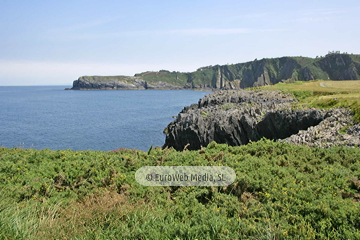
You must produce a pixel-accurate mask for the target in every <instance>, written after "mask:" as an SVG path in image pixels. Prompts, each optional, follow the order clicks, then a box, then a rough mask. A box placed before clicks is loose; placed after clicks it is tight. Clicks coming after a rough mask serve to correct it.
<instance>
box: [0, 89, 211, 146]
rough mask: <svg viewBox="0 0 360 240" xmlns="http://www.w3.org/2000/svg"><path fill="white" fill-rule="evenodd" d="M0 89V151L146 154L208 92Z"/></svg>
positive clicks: (162, 140)
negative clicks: (130, 151)
mask: <svg viewBox="0 0 360 240" xmlns="http://www.w3.org/2000/svg"><path fill="white" fill-rule="evenodd" d="M65 87H68V86H22V87H8V86H2V87H0V147H7V148H12V147H18V148H33V149H44V148H48V149H52V150H57V149H72V150H101V151H109V150H115V149H118V148H128V149H138V150H143V151H147V150H148V149H149V148H150V147H151V146H153V147H156V146H160V147H161V146H162V145H163V144H164V142H165V134H164V133H163V130H164V128H165V127H166V126H167V125H168V124H169V123H170V122H171V121H173V120H174V119H173V118H172V116H176V115H177V114H178V113H179V112H180V111H181V110H182V109H183V108H184V107H185V106H189V105H190V104H192V103H197V102H198V101H199V99H200V98H202V97H203V96H205V95H206V94H209V93H210V92H200V91H192V90H91V91H73V90H69V91H66V90H64V88H65Z"/></svg>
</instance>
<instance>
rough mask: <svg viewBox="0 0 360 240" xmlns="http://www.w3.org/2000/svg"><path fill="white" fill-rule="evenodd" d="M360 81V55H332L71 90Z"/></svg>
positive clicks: (93, 79)
mask: <svg viewBox="0 0 360 240" xmlns="http://www.w3.org/2000/svg"><path fill="white" fill-rule="evenodd" d="M314 79H331V80H358V79H360V55H350V54H328V55H327V56H325V57H320V58H315V59H314V58H306V57H282V58H272V59H261V60H254V61H251V62H246V63H239V64H231V65H222V66H220V65H216V66H208V67H202V68H199V69H198V70H197V71H195V72H190V73H182V72H170V71H166V70H161V71H159V72H144V73H139V74H135V76H133V77H130V76H84V77H80V78H79V79H78V80H76V81H74V83H73V87H72V88H71V89H75V90H78V89H242V88H247V87H257V86H263V85H271V84H276V83H278V82H280V81H282V80H300V81H309V80H314Z"/></svg>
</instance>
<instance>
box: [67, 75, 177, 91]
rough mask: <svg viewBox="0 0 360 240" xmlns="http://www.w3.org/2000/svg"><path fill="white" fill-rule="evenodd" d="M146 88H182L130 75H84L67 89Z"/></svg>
mask: <svg viewBox="0 0 360 240" xmlns="http://www.w3.org/2000/svg"><path fill="white" fill-rule="evenodd" d="M122 89H127V90H145V89H182V87H179V86H175V85H172V84H169V83H167V82H162V81H158V82H153V83H148V82H146V81H144V80H143V79H141V78H137V77H128V76H107V77H101V76H83V77H79V79H78V80H75V81H74V82H73V87H72V88H71V89H66V90H122Z"/></svg>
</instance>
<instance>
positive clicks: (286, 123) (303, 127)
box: [163, 90, 360, 150]
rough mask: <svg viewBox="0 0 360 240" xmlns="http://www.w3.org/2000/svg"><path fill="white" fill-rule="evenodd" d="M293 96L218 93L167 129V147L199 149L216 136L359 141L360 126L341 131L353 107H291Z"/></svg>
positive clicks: (226, 139)
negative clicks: (343, 132) (303, 108)
mask: <svg viewBox="0 0 360 240" xmlns="http://www.w3.org/2000/svg"><path fill="white" fill-rule="evenodd" d="M294 101H295V100H294V99H293V98H292V97H291V96H290V95H286V94H283V93H280V92H279V91H243V90H236V91H218V92H214V93H212V94H209V95H206V96H205V97H204V98H202V99H200V100H199V102H198V104H192V105H191V106H188V107H185V108H184V109H183V110H182V111H181V112H180V113H179V115H178V116H177V118H176V119H175V120H174V121H173V122H172V123H170V124H169V125H168V126H167V127H166V128H165V130H164V133H165V134H166V140H165V144H164V146H163V147H173V148H175V149H176V150H183V149H184V147H185V146H187V149H189V150H196V149H200V148H201V147H205V146H207V145H208V144H209V143H210V142H212V141H215V142H217V143H227V144H229V145H231V146H239V145H243V144H247V143H249V142H250V141H258V140H259V139H261V138H262V137H266V138H268V139H274V140H281V139H283V140H281V141H285V142H290V143H295V144H306V145H310V146H320V147H328V146H332V145H339V144H343V145H344V144H345V145H347V146H355V145H359V143H360V139H359V128H360V127H359V126H358V125H356V126H354V127H352V128H349V129H348V130H347V131H348V132H349V133H351V134H340V133H339V131H340V129H341V128H342V127H344V126H347V125H349V124H352V117H351V114H350V112H349V111H347V110H344V109H331V110H320V109H305V110H292V109H291V103H292V102H294ZM189 144H190V145H189Z"/></svg>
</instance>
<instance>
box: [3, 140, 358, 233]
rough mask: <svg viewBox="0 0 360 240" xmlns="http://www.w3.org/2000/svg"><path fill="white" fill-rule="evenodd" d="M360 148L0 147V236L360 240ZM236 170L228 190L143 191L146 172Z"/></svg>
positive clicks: (263, 145) (268, 144)
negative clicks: (140, 173)
mask: <svg viewBox="0 0 360 240" xmlns="http://www.w3.org/2000/svg"><path fill="white" fill-rule="evenodd" d="M359 155H360V149H358V148H346V147H333V148H329V149H320V148H310V147H306V146H295V145H290V144H283V143H278V142H272V141H269V140H261V141H259V142H256V143H252V144H248V145H246V146H240V147H230V146H228V145H225V144H216V143H214V142H213V143H211V144H209V146H208V147H207V148H203V149H201V150H198V151H183V152H177V151H175V150H173V149H164V150H161V149H159V148H153V149H152V150H151V151H149V152H143V151H138V150H129V149H118V150H114V151H109V152H103V151H70V150H58V151H52V150H47V149H45V150H34V149H18V148H13V149H8V148H0V189H1V190H0V219H1V221H0V239H294V238H297V239H328V238H334V239H359V238H360V225H359V223H360V205H359V200H360V180H359V179H360V162H359V158H358V156H359ZM211 165H213V166H219V165H221V166H229V167H231V168H233V169H234V171H235V172H236V175H237V178H236V180H235V182H234V183H233V184H231V185H230V186H227V187H145V186H141V185H139V184H138V183H137V182H136V181H135V178H134V174H135V172H136V170H137V169H139V168H140V167H142V166H211Z"/></svg>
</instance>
